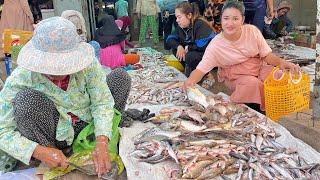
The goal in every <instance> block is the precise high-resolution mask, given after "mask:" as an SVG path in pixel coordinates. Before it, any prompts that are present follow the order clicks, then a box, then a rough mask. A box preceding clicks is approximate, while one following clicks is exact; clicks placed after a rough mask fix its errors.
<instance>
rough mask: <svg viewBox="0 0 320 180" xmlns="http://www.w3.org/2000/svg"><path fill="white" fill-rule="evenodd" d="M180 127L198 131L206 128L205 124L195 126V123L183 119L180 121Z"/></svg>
mask: <svg viewBox="0 0 320 180" xmlns="http://www.w3.org/2000/svg"><path fill="white" fill-rule="evenodd" d="M180 127H181V128H182V129H184V130H186V131H190V132H199V131H202V130H204V129H206V128H207V126H205V125H202V126H197V125H195V124H193V123H192V122H190V121H185V120H181V121H180Z"/></svg>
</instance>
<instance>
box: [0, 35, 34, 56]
mask: <svg viewBox="0 0 320 180" xmlns="http://www.w3.org/2000/svg"><path fill="white" fill-rule="evenodd" d="M32 34H33V32H32V31H22V30H16V29H5V30H4V31H3V34H2V38H3V44H2V47H3V53H7V54H11V48H12V47H13V46H18V45H24V44H26V43H27V42H28V41H29V40H30V39H31V37H32Z"/></svg>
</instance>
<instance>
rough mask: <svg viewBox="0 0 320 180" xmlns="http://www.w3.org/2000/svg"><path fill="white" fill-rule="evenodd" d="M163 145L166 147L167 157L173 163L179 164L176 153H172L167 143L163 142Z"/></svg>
mask: <svg viewBox="0 0 320 180" xmlns="http://www.w3.org/2000/svg"><path fill="white" fill-rule="evenodd" d="M164 143H165V145H166V149H167V151H168V154H169V156H170V157H172V159H174V161H175V162H176V163H177V164H179V161H178V157H177V155H176V153H175V152H174V151H173V149H172V147H171V145H170V144H169V143H168V142H167V141H166V142H164Z"/></svg>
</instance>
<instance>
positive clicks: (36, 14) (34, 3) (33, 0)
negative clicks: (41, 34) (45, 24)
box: [28, 0, 42, 24]
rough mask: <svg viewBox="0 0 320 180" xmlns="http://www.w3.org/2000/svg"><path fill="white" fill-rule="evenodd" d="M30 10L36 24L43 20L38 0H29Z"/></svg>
mask: <svg viewBox="0 0 320 180" xmlns="http://www.w3.org/2000/svg"><path fill="white" fill-rule="evenodd" d="M28 3H29V6H30V10H31V12H32V15H33V20H34V24H37V23H38V22H40V21H41V20H42V13H41V9H40V6H39V2H38V0H28Z"/></svg>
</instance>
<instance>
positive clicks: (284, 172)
mask: <svg viewBox="0 0 320 180" xmlns="http://www.w3.org/2000/svg"><path fill="white" fill-rule="evenodd" d="M270 165H271V166H272V167H273V168H274V169H275V170H277V171H278V172H279V173H280V174H281V175H282V176H283V177H284V178H286V179H290V180H291V179H293V178H292V176H291V175H290V173H289V172H287V171H286V170H285V169H284V168H282V167H281V166H279V165H277V164H276V163H274V162H271V163H270Z"/></svg>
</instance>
